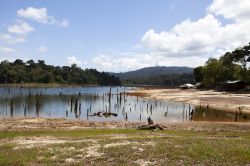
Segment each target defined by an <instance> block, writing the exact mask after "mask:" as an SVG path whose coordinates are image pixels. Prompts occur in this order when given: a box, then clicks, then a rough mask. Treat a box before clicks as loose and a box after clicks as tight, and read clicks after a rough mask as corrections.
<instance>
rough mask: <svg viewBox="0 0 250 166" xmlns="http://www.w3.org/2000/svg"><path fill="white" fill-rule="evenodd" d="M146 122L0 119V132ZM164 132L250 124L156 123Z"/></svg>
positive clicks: (121, 126)
mask: <svg viewBox="0 0 250 166" xmlns="http://www.w3.org/2000/svg"><path fill="white" fill-rule="evenodd" d="M145 124H146V122H126V121H105V122H93V121H84V120H66V119H46V118H7V119H0V132H3V131H37V130H39V131H42V130H78V129H136V128H138V127H139V126H140V125H145ZM158 124H159V125H161V126H162V127H163V128H164V129H165V130H193V131H242V130H243V131H250V123H244V122H204V121H202V122H181V123H172V122H164V123H158Z"/></svg>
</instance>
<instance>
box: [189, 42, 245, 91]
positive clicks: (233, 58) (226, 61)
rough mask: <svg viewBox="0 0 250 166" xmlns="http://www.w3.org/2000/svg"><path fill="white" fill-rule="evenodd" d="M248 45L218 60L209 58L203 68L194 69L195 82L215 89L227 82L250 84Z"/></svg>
mask: <svg viewBox="0 0 250 166" xmlns="http://www.w3.org/2000/svg"><path fill="white" fill-rule="evenodd" d="M249 62H250V44H249V45H246V46H244V47H240V48H237V49H235V50H233V51H232V52H227V53H225V54H224V55H223V56H221V57H220V58H219V59H214V58H209V59H208V61H207V62H206V64H205V65H204V66H199V67H196V68H195V69H194V73H193V74H194V78H195V81H196V82H202V83H203V85H205V86H206V87H208V88H215V87H216V86H217V85H219V84H220V83H221V82H225V81H227V80H242V81H245V82H247V83H250V68H248V67H247V66H248V63H249Z"/></svg>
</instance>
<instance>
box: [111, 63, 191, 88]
mask: <svg viewBox="0 0 250 166" xmlns="http://www.w3.org/2000/svg"><path fill="white" fill-rule="evenodd" d="M112 74H114V75H115V76H117V77H119V78H120V80H121V81H122V83H123V84H126V85H153V86H167V87H177V86H179V85H181V84H185V83H192V82H193V80H194V79H193V68H189V67H178V66H169V67H165V66H155V67H146V68H142V69H139V70H135V71H129V72H124V73H112Z"/></svg>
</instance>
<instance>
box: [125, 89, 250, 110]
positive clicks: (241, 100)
mask: <svg viewBox="0 0 250 166" xmlns="http://www.w3.org/2000/svg"><path fill="white" fill-rule="evenodd" d="M128 94H129V95H134V96H142V97H145V98H152V99H157V100H168V101H176V102H184V103H189V104H193V105H196V106H200V105H201V106H207V105H208V106H209V107H213V108H217V109H222V110H226V111H236V110H239V107H240V109H241V111H244V112H248V113H250V92H241V93H232V92H218V91H214V90H196V89H188V90H181V89H139V90H137V91H135V92H131V93H128Z"/></svg>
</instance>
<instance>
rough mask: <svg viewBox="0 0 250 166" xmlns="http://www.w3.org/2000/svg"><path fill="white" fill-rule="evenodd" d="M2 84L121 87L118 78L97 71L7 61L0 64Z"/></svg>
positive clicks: (74, 66)
mask: <svg viewBox="0 0 250 166" xmlns="http://www.w3.org/2000/svg"><path fill="white" fill-rule="evenodd" d="M0 83H62V84H81V85H83V84H97V85H120V84H121V81H120V79H119V78H118V77H116V76H113V75H110V74H108V73H104V72H98V71H97V70H95V69H85V70H83V69H81V68H79V67H77V65H75V64H73V65H72V66H70V67H69V66H62V67H61V66H53V65H47V64H45V62H44V61H43V60H38V62H37V63H36V62H34V61H33V60H29V61H27V62H23V61H22V60H20V59H17V60H15V61H14V62H9V61H7V60H5V61H2V62H1V63H0Z"/></svg>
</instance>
